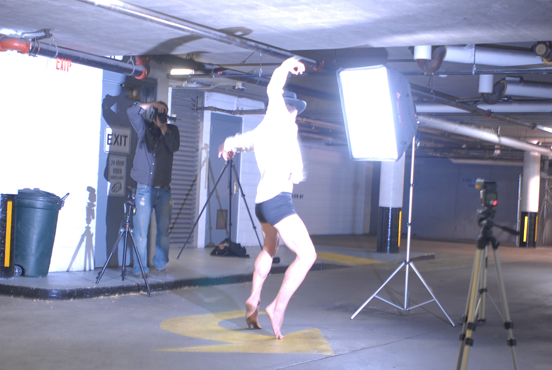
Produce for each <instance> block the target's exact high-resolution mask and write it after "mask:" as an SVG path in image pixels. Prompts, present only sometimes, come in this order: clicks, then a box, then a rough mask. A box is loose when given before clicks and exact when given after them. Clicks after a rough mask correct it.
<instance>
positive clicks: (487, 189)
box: [475, 179, 498, 208]
mask: <svg viewBox="0 0 552 370" xmlns="http://www.w3.org/2000/svg"><path fill="white" fill-rule="evenodd" d="M475 188H476V189H477V190H480V192H479V194H480V198H481V199H480V201H481V205H482V206H483V207H485V208H489V207H495V206H496V205H497V204H498V193H497V190H496V182H494V181H486V180H483V179H477V180H475Z"/></svg>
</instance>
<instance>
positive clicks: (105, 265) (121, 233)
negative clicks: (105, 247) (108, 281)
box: [96, 228, 124, 284]
mask: <svg viewBox="0 0 552 370" xmlns="http://www.w3.org/2000/svg"><path fill="white" fill-rule="evenodd" d="M123 232H124V230H123V229H122V228H121V229H120V230H119V235H118V236H117V240H115V244H113V248H111V253H109V257H107V261H105V263H104V265H103V268H102V271H100V273H99V274H98V277H97V278H96V284H98V283H99V282H100V280H101V279H102V276H103V274H104V272H105V269H106V268H107V265H108V264H109V261H110V260H111V257H113V253H114V252H115V248H117V246H118V245H119V241H121V237H122V236H123Z"/></svg>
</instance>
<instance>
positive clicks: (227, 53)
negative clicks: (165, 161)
mask: <svg viewBox="0 0 552 370" xmlns="http://www.w3.org/2000/svg"><path fill="white" fill-rule="evenodd" d="M97 2H98V3H107V2H108V1H107V0H103V1H97ZM129 2H130V3H131V4H133V5H136V6H139V7H142V8H144V10H147V11H150V10H152V11H155V12H158V13H161V14H165V15H168V16H170V17H174V18H177V19H181V20H185V21H187V22H192V23H195V24H197V25H201V26H203V27H207V28H209V29H212V30H218V31H221V32H223V33H226V34H230V35H236V36H240V37H244V38H246V39H248V40H252V41H255V42H257V43H262V44H264V45H269V46H272V47H275V48H278V49H283V50H286V51H290V52H292V53H293V54H297V55H300V56H304V57H307V58H311V59H314V60H316V61H321V60H323V61H324V68H323V69H322V70H320V71H314V70H312V69H309V70H308V71H307V74H306V75H304V76H301V77H294V78H290V80H289V86H291V87H292V89H293V90H295V92H296V93H297V94H298V96H299V97H300V98H302V99H305V100H307V102H308V104H309V105H308V108H307V110H306V111H305V113H304V114H303V115H302V116H303V119H304V122H302V130H303V131H304V132H305V130H307V131H308V130H309V127H310V128H311V129H312V130H314V131H316V132H318V133H319V134H320V135H321V136H322V137H327V138H328V140H332V139H334V140H336V141H339V140H342V139H343V136H342V131H340V127H342V126H343V123H342V118H341V109H340V103H339V95H338V92H337V83H336V78H335V70H336V69H337V68H339V67H343V66H359V65H363V64H375V63H386V64H387V65H389V66H391V67H393V68H396V69H398V70H399V71H401V72H403V73H404V74H405V75H406V76H407V78H408V79H409V80H410V82H411V84H412V85H413V86H414V87H415V88H419V89H420V90H423V91H426V92H430V93H431V94H436V96H443V97H446V98H447V99H449V100H452V101H455V102H461V103H463V104H469V105H472V106H475V105H476V104H478V103H480V102H481V101H480V99H481V97H480V94H479V93H478V81H479V77H478V74H479V71H481V70H493V71H495V72H496V73H494V74H495V81H498V80H499V79H501V78H503V77H505V76H521V77H523V78H524V80H525V81H534V82H539V83H550V82H552V78H551V77H550V76H549V75H548V74H547V73H545V72H547V71H544V72H543V70H546V69H547V68H550V67H549V66H548V64H545V63H538V64H536V65H529V66H527V65H526V66H516V68H512V67H500V66H493V65H484V66H483V65H474V64H473V63H471V64H470V63H452V62H447V61H445V62H443V64H442V66H441V67H440V69H439V71H438V72H437V73H436V75H435V76H429V75H424V73H423V72H422V70H421V69H420V68H419V67H418V65H417V63H416V61H415V60H414V59H413V55H412V50H411V48H412V47H413V46H417V45H434V46H436V45H447V46H453V45H466V44H476V45H479V46H486V47H494V48H499V49H514V50H524V51H528V52H529V51H531V48H532V47H533V46H534V45H535V44H536V42H538V41H544V42H545V41H549V40H551V39H552V22H550V15H551V14H552V2H550V1H548V0H525V1H518V0H506V1H504V0H503V1H499V0H465V1H456V0H454V1H452V0H439V1H435V0H433V1H429V0H418V1H405V0H387V1H368V0H341V1H335V0H316V1H312V0H293V1H291V0H240V1H239V2H238V1H236V2H229V1H220V0H211V1H209V2H205V1H200V0H157V1H154V2H153V1H145V0H131V1H129ZM112 3H117V2H116V1H112ZM119 3H120V2H119ZM0 9H1V11H0V33H4V34H7V33H8V32H9V31H8V30H13V31H16V32H32V31H36V30H40V29H52V30H53V31H52V33H53V36H54V39H55V43H56V45H58V46H60V47H64V48H67V49H74V50H78V51H81V52H85V53H90V54H94V55H98V56H129V55H155V56H156V57H155V58H154V61H157V63H164V64H172V65H177V64H178V61H179V60H181V59H180V58H185V59H186V58H187V59H190V58H191V59H193V60H194V61H197V62H200V63H204V64H206V65H207V66H208V67H211V66H212V67H213V68H214V67H221V68H227V69H229V70H235V71H240V72H243V73H248V74H252V75H257V76H261V77H265V78H266V77H270V73H271V72H272V70H273V69H274V68H275V66H277V65H278V64H279V63H280V62H281V60H282V59H279V58H275V57H271V56H269V55H266V54H264V55H260V54H259V53H258V52H254V51H252V50H247V49H243V48H240V47H237V46H233V45H229V44H225V43H222V42H219V41H216V40H212V39H208V38H205V37H201V36H198V35H197V34H192V33H189V32H184V31H182V30H178V29H174V28H171V27H167V26H164V25H160V24H157V23H153V22H150V21H147V20H144V19H137V18H134V17H132V16H129V15H127V14H121V13H118V12H115V11H113V10H109V9H106V8H103V7H100V6H95V5H91V4H90V2H86V1H80V0H3V1H2V5H1V8H0ZM43 42H51V40H44V41H43ZM550 72H552V69H551V71H550ZM443 75H445V76H443ZM206 77H208V76H205V78H204V80H203V83H205V84H207V85H208V84H211V83H212V79H209V78H206ZM194 79H195V80H196V81H200V82H201V78H200V77H195V78H194ZM209 80H210V81H211V82H209ZM183 82H184V81H183V80H182V79H180V80H178V79H174V80H173V81H172V85H174V86H182V84H183ZM234 84H235V81H233V82H231V83H227V84H223V85H218V86H213V89H212V90H214V91H222V92H226V93H231V94H236V95H241V96H247V97H250V98H254V99H259V100H264V98H265V96H266V95H265V92H264V87H262V86H257V85H255V84H250V83H244V85H243V86H244V87H245V90H240V91H238V90H235V89H234V88H233V87H234V86H233V85H234ZM416 99H418V101H417V102H418V103H421V102H423V101H424V100H426V101H427V100H428V97H427V96H423V95H422V96H417V97H416ZM519 99H520V98H519V97H515V96H514V97H510V96H508V97H505V98H504V100H513V101H517V100H519ZM523 100H524V101H533V100H535V101H539V102H543V101H548V99H544V100H543V99H542V98H534V99H532V98H527V97H524V98H523ZM509 115H510V116H511V117H514V118H516V119H518V120H521V121H524V122H530V123H537V124H540V125H543V126H552V124H551V122H550V118H551V116H550V113H549V112H545V113H542V112H539V113H537V112H528V113H513V114H512V113H509ZM440 116H441V117H442V118H445V119H447V120H451V121H455V122H461V123H463V124H472V125H475V126H478V127H481V126H484V127H486V128H490V129H493V130H495V131H496V132H500V134H502V135H510V136H514V137H517V138H519V139H523V140H529V139H531V140H539V141H540V142H541V143H546V142H548V143H551V142H552V134H548V133H546V132H544V131H542V130H534V129H527V128H526V127H523V126H520V125H519V124H516V123H512V122H505V121H504V120H496V119H488V118H485V117H483V116H482V115H480V114H473V113H462V114H440ZM499 127H500V129H499ZM340 132H341V133H340ZM421 133H422V139H423V140H422V146H421V147H422V148H425V150H426V151H427V153H429V154H431V155H443V156H455V157H463V156H466V157H474V158H495V159H499V158H504V159H519V158H520V155H519V154H520V153H521V152H519V151H515V150H513V151H511V150H504V151H503V153H507V152H508V153H510V154H508V155H506V154H498V155H497V151H495V150H494V149H495V146H494V144H493V145H488V144H485V143H484V142H481V141H479V140H476V139H466V138H465V137H458V136H454V135H450V134H445V133H443V132H441V131H439V130H432V129H421ZM547 145H549V144H547ZM505 149H506V148H505Z"/></svg>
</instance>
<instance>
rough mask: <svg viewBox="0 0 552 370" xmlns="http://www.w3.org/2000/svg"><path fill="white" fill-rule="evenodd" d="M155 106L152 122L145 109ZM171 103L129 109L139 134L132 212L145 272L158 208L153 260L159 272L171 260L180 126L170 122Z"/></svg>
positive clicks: (150, 104)
mask: <svg viewBox="0 0 552 370" xmlns="http://www.w3.org/2000/svg"><path fill="white" fill-rule="evenodd" d="M150 108H151V109H152V111H153V113H152V116H151V118H152V122H147V121H146V120H144V118H142V115H141V114H142V113H143V112H144V111H145V110H148V109H150ZM167 113H168V107H167V104H165V103H164V102H150V103H140V102H136V103H134V104H133V105H132V106H130V107H129V108H128V109H127V115H128V118H129V120H130V123H131V124H132V127H133V128H134V130H135V131H136V133H137V134H138V143H137V145H136V155H135V157H134V164H133V166H132V170H131V172H130V176H131V177H132V178H133V179H134V180H135V181H136V182H137V183H138V184H137V187H136V212H135V214H134V216H133V224H134V238H135V240H136V248H137V250H138V253H139V254H140V259H141V260H142V263H143V265H144V271H145V272H146V274H147V273H148V272H149V268H148V266H147V261H148V258H147V257H148V255H147V240H148V229H149V224H150V219H151V212H152V210H153V209H155V219H156V222H157V235H156V240H155V256H154V258H153V264H154V266H155V274H156V275H160V276H162V275H165V274H166V272H165V266H166V265H167V262H169V223H170V220H171V212H172V201H171V188H170V185H171V175H172V164H173V155H174V153H175V152H176V151H177V150H178V149H179V148H180V133H179V132H178V127H176V126H175V125H172V124H168V117H167ZM133 261H134V265H133V266H134V269H133V270H134V275H136V276H137V277H139V278H141V277H142V275H141V271H140V266H139V264H138V261H137V260H136V256H135V255H134V254H133Z"/></svg>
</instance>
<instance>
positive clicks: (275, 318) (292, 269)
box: [266, 215, 316, 339]
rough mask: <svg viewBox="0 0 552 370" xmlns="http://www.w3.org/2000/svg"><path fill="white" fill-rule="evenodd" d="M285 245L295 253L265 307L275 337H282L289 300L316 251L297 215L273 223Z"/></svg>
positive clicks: (305, 273)
mask: <svg viewBox="0 0 552 370" xmlns="http://www.w3.org/2000/svg"><path fill="white" fill-rule="evenodd" d="M274 227H275V228H276V230H278V233H279V234H280V236H281V238H282V240H283V241H284V243H285V244H286V246H287V247H288V248H289V249H290V250H291V251H293V252H294V253H295V255H296V256H295V260H294V261H293V263H292V264H291V265H290V266H289V267H288V269H287V270H286V273H285V275H284V281H283V282H282V286H281V287H280V290H279V292H278V295H277V296H276V298H275V299H274V301H273V302H272V303H271V304H270V305H268V307H267V308H266V314H267V315H268V317H269V318H270V321H271V323H272V330H273V331H274V336H275V337H276V339H283V338H284V336H283V335H282V333H281V329H282V323H283V322H284V315H285V312H286V308H287V305H288V303H289V300H290V299H291V297H292V296H293V294H294V293H295V291H296V290H297V288H299V286H300V285H301V283H302V282H303V280H304V279H305V276H306V275H307V272H309V270H310V268H311V267H312V265H313V264H314V262H315V261H316V251H315V249H314V245H313V244H312V240H311V238H310V236H309V233H308V231H307V228H306V227H305V224H304V223H303V221H302V220H301V218H300V217H299V216H298V215H292V216H288V217H286V218H285V219H283V220H282V221H280V222H278V223H277V224H276V225H274Z"/></svg>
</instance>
